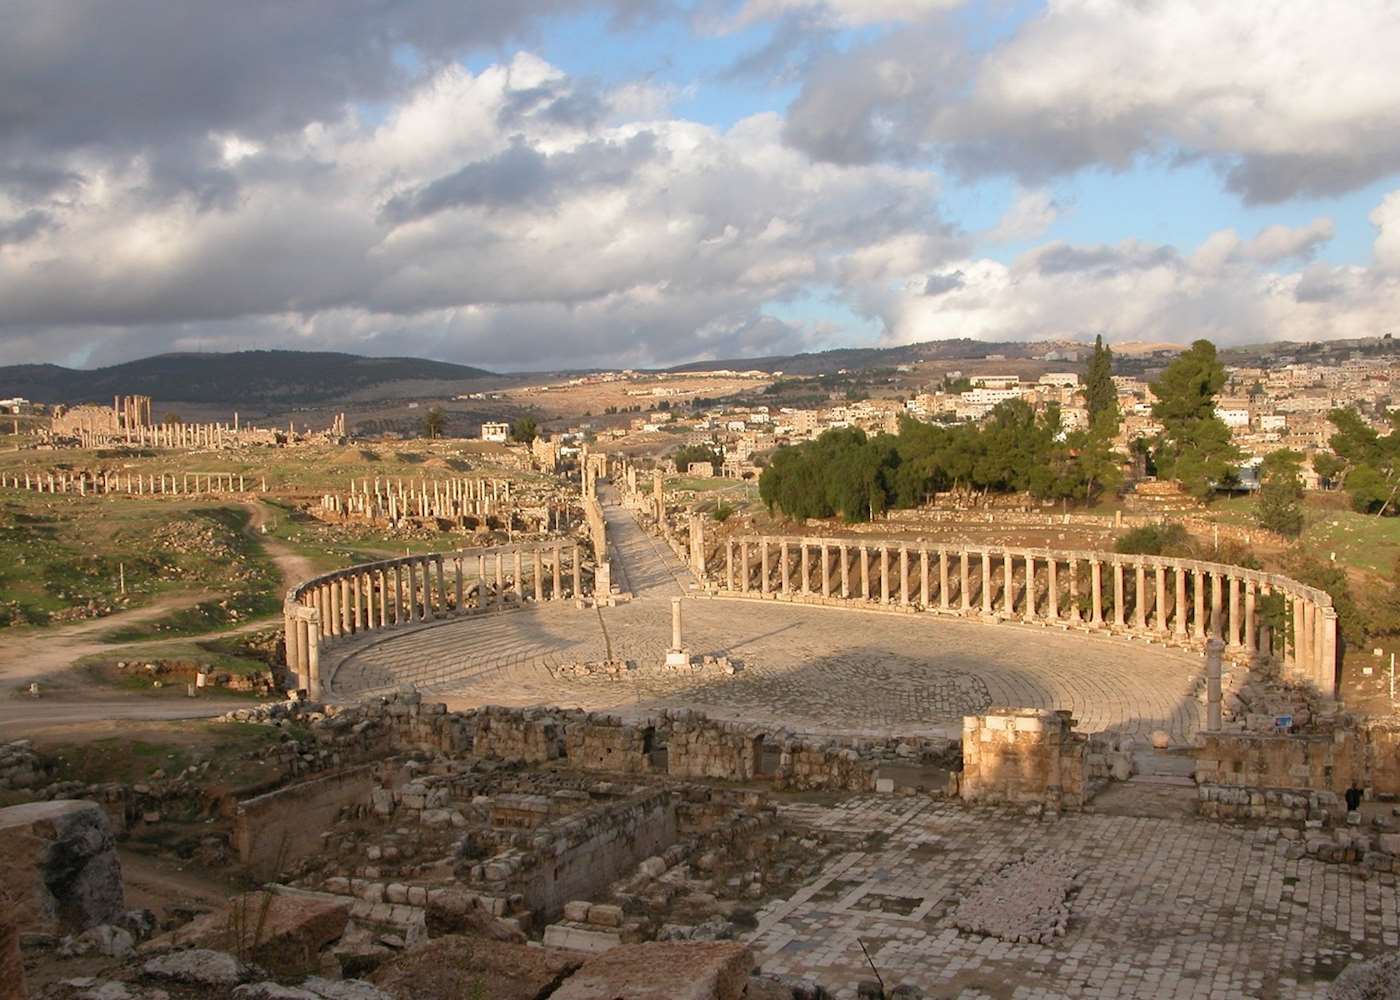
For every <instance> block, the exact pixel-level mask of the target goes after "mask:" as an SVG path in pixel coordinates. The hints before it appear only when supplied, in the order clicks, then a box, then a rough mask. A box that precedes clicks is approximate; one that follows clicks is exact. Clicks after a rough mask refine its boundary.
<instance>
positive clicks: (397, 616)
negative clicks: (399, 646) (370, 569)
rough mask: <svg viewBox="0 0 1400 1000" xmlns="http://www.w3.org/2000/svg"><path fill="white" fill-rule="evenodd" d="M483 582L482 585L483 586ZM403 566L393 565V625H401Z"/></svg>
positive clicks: (400, 564)
mask: <svg viewBox="0 0 1400 1000" xmlns="http://www.w3.org/2000/svg"><path fill="white" fill-rule="evenodd" d="M485 583H486V581H485V580H483V581H482V584H483V585H485ZM403 620H404V619H403V564H402V563H397V562H396V563H394V624H395V625H402V624H403Z"/></svg>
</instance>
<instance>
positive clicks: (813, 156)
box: [0, 0, 1400, 370]
mask: <svg viewBox="0 0 1400 1000" xmlns="http://www.w3.org/2000/svg"><path fill="white" fill-rule="evenodd" d="M0 24H3V25H4V29H3V30H0V364H7V363H18V362H31V361H54V362H59V363H64V364H76V365H97V364H107V363H111V362H114V361H122V360H128V359H131V358H134V357H140V356H143V355H146V354H151V353H156V352H161V351H169V350H232V349H239V348H252V347H291V348H303V349H336V350H348V351H356V352H361V353H367V354H377V355H387V354H410V355H419V356H426V357H434V358H441V359H444V360H451V361H459V362H463V363H469V364H479V365H483V366H485V367H490V368H496V369H501V370H506V369H531V368H557V367H566V366H584V365H603V364H630V365H655V364H672V363H677V362H681V361H686V360H691V359H695V358H706V357H730V356H740V355H753V354H765V353H786V352H791V351H797V350H814V349H823V348H828V347H835V346H845V345H853V344H862V345H871V344H896V343H907V342H911V341H919V340H929V339H938V338H947V337H960V336H967V337H977V338H984V339H1037V338H1047V337H1072V338H1086V337H1087V338H1092V337H1093V335H1094V334H1096V333H1103V334H1104V335H1105V336H1106V337H1107V338H1109V339H1110V340H1117V341H1124V340H1148V341H1184V340H1189V339H1191V338H1194V337H1197V336H1209V337H1211V338H1213V339H1215V340H1217V341H1218V342H1221V343H1239V342H1246V341H1258V340H1268V339H1277V338H1291V339H1321V338H1333V337H1350V336H1361V335H1374V334H1378V333H1384V332H1388V331H1389V330H1391V329H1392V327H1393V326H1397V325H1400V322H1398V321H1400V100H1397V99H1396V95H1397V94H1400V58H1397V55H1396V53H1397V52H1400V5H1397V4H1396V3H1394V2H1393V0H1345V2H1343V3H1335V4H1326V5H1318V4H1316V3H1314V2H1310V0H1293V2H1290V0H1281V2H1252V0H1232V2H1229V3H1222V2H1220V0H1164V2H1158V0H1049V2H1042V3H1034V2H1018V0H987V2H984V3H974V2H966V3H964V2H959V0H675V2H672V0H612V2H605V3H593V2H587V0H287V2H283V0H244V2H236V3H230V2H229V0H179V2H174V3H172V2H171V0H123V2H121V3H116V2H113V0H43V2H34V0H0Z"/></svg>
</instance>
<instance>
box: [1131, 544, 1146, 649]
mask: <svg viewBox="0 0 1400 1000" xmlns="http://www.w3.org/2000/svg"><path fill="white" fill-rule="evenodd" d="M1133 627H1134V628H1136V629H1137V630H1138V631H1139V632H1146V631H1147V567H1146V566H1145V565H1143V562H1142V560H1141V559H1139V560H1138V561H1137V563H1136V565H1134V567H1133Z"/></svg>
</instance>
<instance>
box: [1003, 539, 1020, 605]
mask: <svg viewBox="0 0 1400 1000" xmlns="http://www.w3.org/2000/svg"><path fill="white" fill-rule="evenodd" d="M1001 613H1002V614H1003V615H1005V616H1006V617H1007V618H1010V617H1011V616H1012V615H1013V614H1015V613H1016V566H1015V563H1013V562H1012V559H1011V551H1010V550H1009V549H1003V550H1002V552H1001Z"/></svg>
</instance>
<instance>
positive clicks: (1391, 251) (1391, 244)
mask: <svg viewBox="0 0 1400 1000" xmlns="http://www.w3.org/2000/svg"><path fill="white" fill-rule="evenodd" d="M1367 218H1368V219H1370V220H1371V222H1373V223H1374V224H1375V225H1376V227H1377V228H1378V229H1379V230H1380V232H1379V233H1377V235H1376V244H1375V255H1376V266H1377V267H1380V268H1382V269H1383V270H1386V271H1391V272H1395V273H1397V274H1400V191H1392V192H1390V194H1388V195H1386V196H1385V199H1384V200H1383V201H1382V202H1381V203H1380V204H1379V205H1377V206H1376V208H1375V210H1374V211H1372V212H1371V214H1370V215H1369V216H1367Z"/></svg>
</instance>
